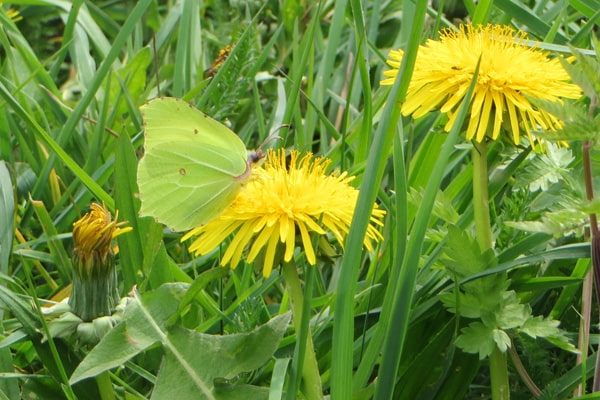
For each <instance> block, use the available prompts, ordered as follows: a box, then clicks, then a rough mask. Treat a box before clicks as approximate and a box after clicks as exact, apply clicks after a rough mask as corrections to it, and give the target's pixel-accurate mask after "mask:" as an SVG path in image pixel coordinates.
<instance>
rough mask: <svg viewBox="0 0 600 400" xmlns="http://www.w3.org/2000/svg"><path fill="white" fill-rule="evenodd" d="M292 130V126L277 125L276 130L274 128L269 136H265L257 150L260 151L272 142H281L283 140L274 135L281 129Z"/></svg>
mask: <svg viewBox="0 0 600 400" xmlns="http://www.w3.org/2000/svg"><path fill="white" fill-rule="evenodd" d="M286 128H287V129H292V125H290V124H281V125H279V126H278V127H277V128H275V130H273V132H271V133H270V134H269V136H267V138H266V139H265V140H263V142H262V143H261V144H260V146H258V149H259V150H260V149H262V148H263V147H264V146H265V145H266V144H267V143H269V142H272V141H274V140H283V138H282V137H281V136H279V135H276V133H277V132H279V131H280V130H282V129H286Z"/></svg>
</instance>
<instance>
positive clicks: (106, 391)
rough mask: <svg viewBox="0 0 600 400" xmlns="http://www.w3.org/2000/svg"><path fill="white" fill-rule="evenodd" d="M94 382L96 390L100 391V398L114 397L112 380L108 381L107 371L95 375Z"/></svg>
mask: <svg viewBox="0 0 600 400" xmlns="http://www.w3.org/2000/svg"><path fill="white" fill-rule="evenodd" d="M96 384H97V385H98V391H99V392H100V398H101V399H102V400H114V399H115V391H114V389H113V387H112V382H111V381H110V375H109V374H108V371H104V372H102V373H101V374H100V375H98V376H96Z"/></svg>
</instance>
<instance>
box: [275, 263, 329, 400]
mask: <svg viewBox="0 0 600 400" xmlns="http://www.w3.org/2000/svg"><path fill="white" fill-rule="evenodd" d="M313 269H314V267H313V266H308V268H307V269H306V282H305V290H306V298H305V297H304V292H303V291H302V285H301V283H300V277H299V276H298V271H296V265H295V263H294V262H293V260H292V261H291V262H285V263H283V267H282V275H283V279H284V280H285V283H286V285H287V289H288V292H289V295H290V300H291V301H292V316H293V319H294V327H295V329H296V337H297V340H296V348H295V349H294V360H293V361H292V375H293V376H292V379H291V380H290V384H289V386H288V398H290V399H296V398H297V396H296V391H297V388H298V382H297V380H296V378H295V377H298V376H299V374H298V371H299V370H300V368H301V369H302V380H303V381H302V392H303V393H304V397H305V398H306V399H307V400H321V399H322V398H323V392H322V388H321V376H320V375H319V366H318V364H317V358H316V355H315V350H314V345H313V341H312V335H311V334H310V329H309V326H308V321H309V318H310V313H309V311H310V307H309V305H310V302H307V300H309V299H310V298H311V297H312V281H313V278H314V270H313Z"/></svg>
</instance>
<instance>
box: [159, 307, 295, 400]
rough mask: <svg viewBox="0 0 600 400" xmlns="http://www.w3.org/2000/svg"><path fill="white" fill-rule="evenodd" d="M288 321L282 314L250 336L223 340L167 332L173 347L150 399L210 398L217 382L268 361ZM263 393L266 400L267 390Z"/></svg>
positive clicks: (181, 331) (180, 330) (178, 330)
mask: <svg viewBox="0 0 600 400" xmlns="http://www.w3.org/2000/svg"><path fill="white" fill-rule="evenodd" d="M289 321H290V314H284V315H280V316H278V317H275V318H273V319H272V320H271V321H269V322H268V323H267V324H265V325H262V326H260V327H258V328H256V329H255V330H254V331H252V332H249V333H240V334H234V335H225V336H220V335H207V334H203V333H198V332H195V331H191V330H188V329H184V328H174V329H172V330H170V331H169V333H168V337H167V338H166V340H168V341H169V342H170V343H171V344H172V347H169V350H168V351H166V354H165V359H164V361H163V364H162V366H161V369H160V372H159V374H158V376H157V379H156V386H155V388H154V391H153V393H152V399H159V400H160V399H165V400H167V399H192V398H195V399H208V398H211V396H210V392H212V391H213V390H214V389H215V381H214V380H215V379H216V378H225V379H232V378H234V377H235V376H237V375H238V374H239V373H241V372H246V371H251V370H254V369H256V368H259V367H261V366H262V365H264V364H265V363H266V362H267V361H269V360H270V359H271V357H272V356H273V353H274V352H275V350H277V347H278V346H279V342H280V341H281V338H282V337H283V334H284V333H285V330H286V328H287V326H288V324H289ZM190 349H195V350H194V351H190ZM175 381H176V382H177V385H174V384H173V382H175ZM207 391H208V393H207ZM262 393H263V394H264V397H262V398H264V399H266V398H268V393H269V392H268V390H265V391H264V392H262ZM213 395H214V394H213ZM215 397H216V396H215Z"/></svg>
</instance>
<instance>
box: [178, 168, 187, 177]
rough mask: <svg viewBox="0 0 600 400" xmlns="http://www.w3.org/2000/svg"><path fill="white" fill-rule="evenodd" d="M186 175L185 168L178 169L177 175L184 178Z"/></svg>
mask: <svg viewBox="0 0 600 400" xmlns="http://www.w3.org/2000/svg"><path fill="white" fill-rule="evenodd" d="M186 174H187V172H186V170H185V168H179V175H183V176H185V175H186Z"/></svg>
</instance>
